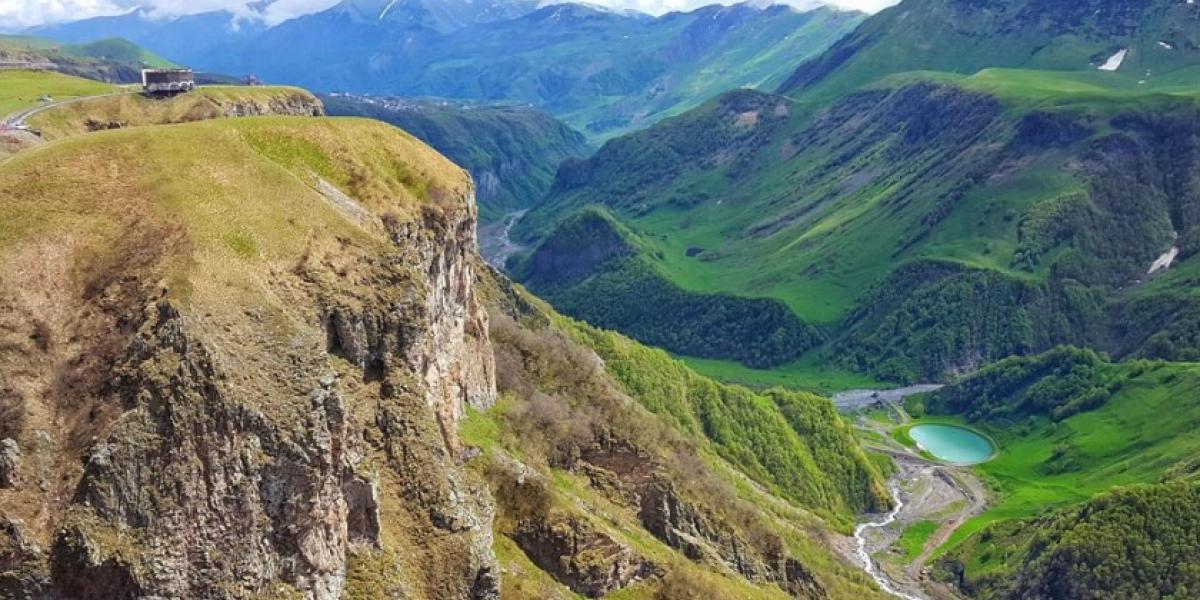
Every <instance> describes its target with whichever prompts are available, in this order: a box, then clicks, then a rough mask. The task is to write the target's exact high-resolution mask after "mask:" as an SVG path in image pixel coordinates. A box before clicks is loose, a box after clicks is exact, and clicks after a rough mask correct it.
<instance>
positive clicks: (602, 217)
mask: <svg viewBox="0 0 1200 600" xmlns="http://www.w3.org/2000/svg"><path fill="white" fill-rule="evenodd" d="M651 247H652V246H649V245H648V244H646V243H644V242H642V241H640V240H639V239H638V238H637V236H635V235H634V234H633V233H631V232H630V231H628V230H627V229H625V228H624V227H623V226H622V225H620V224H619V223H617V222H616V221H615V220H614V219H613V217H612V216H611V215H609V214H608V213H607V212H606V211H604V210H602V209H599V208H595V209H593V208H588V209H585V210H583V211H581V212H579V213H576V214H575V215H574V216H572V217H571V218H569V219H567V220H566V221H565V222H563V223H562V224H560V225H559V226H558V228H556V229H555V230H554V233H553V234H552V235H550V236H548V237H547V238H545V239H544V240H542V241H541V243H540V244H539V245H538V246H537V247H536V248H535V249H534V250H532V251H531V252H530V254H529V256H528V257H527V258H526V259H525V260H524V262H522V263H521V264H519V265H517V267H516V271H515V272H516V273H517V276H518V277H520V278H521V279H522V280H523V281H525V283H526V284H527V285H528V286H529V287H530V289H531V290H533V291H534V292H536V293H537V294H539V295H540V296H542V297H543V298H546V299H548V300H550V301H551V302H553V303H554V304H555V305H556V306H558V307H559V309H560V310H562V311H564V312H566V313H568V314H570V315H572V316H575V317H577V318H580V319H583V320H586V321H587V322H589V323H592V324H594V325H596V326H597V327H604V328H611V329H617V330H620V331H624V332H626V333H627V334H628V335H630V336H632V337H634V338H636V339H638V340H640V341H642V342H644V343H647V344H652V345H655V346H659V347H662V348H666V349H668V350H670V351H672V352H677V353H680V354H685V355H690V356H696V357H702V358H716V359H732V360H736V361H739V362H741V363H743V364H746V365H749V366H752V367H758V368H766V367H771V366H777V365H780V364H783V363H786V362H789V361H791V360H793V359H795V358H796V357H798V356H799V355H801V354H803V353H804V351H805V350H808V349H810V348H812V347H814V346H816V345H818V344H820V343H821V341H822V336H821V333H820V332H819V331H817V330H816V329H814V328H812V327H810V326H808V325H806V324H805V323H803V322H801V321H800V320H799V319H797V318H796V317H795V316H794V315H793V314H791V313H790V311H788V309H787V307H786V306H785V305H783V303H781V302H778V301H772V300H765V299H751V298H740V297H737V296H732V295H728V294H702V293H696V292H690V291H688V290H685V289H683V288H680V287H679V286H677V285H675V284H673V283H672V282H671V281H670V280H669V279H667V278H666V277H665V276H664V275H663V274H661V273H660V272H659V271H658V269H657V267H656V266H655V264H654V263H653V262H652V261H649V260H646V259H645V258H644V257H643V256H641V254H642V253H644V252H646V251H648V249H649V248H651Z"/></svg>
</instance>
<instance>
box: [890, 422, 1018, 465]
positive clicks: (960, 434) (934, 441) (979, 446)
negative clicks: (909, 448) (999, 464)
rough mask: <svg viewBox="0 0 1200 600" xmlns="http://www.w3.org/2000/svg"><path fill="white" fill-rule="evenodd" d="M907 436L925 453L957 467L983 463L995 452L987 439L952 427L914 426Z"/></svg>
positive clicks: (963, 429)
mask: <svg viewBox="0 0 1200 600" xmlns="http://www.w3.org/2000/svg"><path fill="white" fill-rule="evenodd" d="M908 435H909V436H911V437H912V439H913V440H915V441H916V442H917V443H918V444H920V445H921V448H923V449H924V450H925V451H926V452H928V453H930V454H932V455H934V456H936V457H937V458H940V459H942V460H944V461H946V462H951V463H955V464H959V465H973V464H975V463H981V462H984V461H986V460H988V459H989V458H991V457H992V455H993V454H995V452H996V448H995V447H994V446H992V443H991V442H990V441H988V439H987V438H985V437H983V436H982V435H979V434H978V433H975V432H974V431H971V430H970V429H966V428H964V427H955V426H954V425H938V424H932V423H931V424H926V425H916V426H914V427H913V428H912V429H909V430H908Z"/></svg>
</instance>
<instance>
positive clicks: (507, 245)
mask: <svg viewBox="0 0 1200 600" xmlns="http://www.w3.org/2000/svg"><path fill="white" fill-rule="evenodd" d="M525 212H526V211H524V210H519V211H517V212H514V213H509V214H507V215H504V218H503V219H500V220H499V221H497V222H495V223H488V224H486V225H480V226H479V253H480V254H482V255H483V259H484V260H486V261H487V262H488V264H489V265H492V266H493V267H495V268H497V269H499V270H501V271H503V270H504V264H505V263H506V262H508V258H509V257H510V256H512V255H514V254H516V253H518V252H520V251H522V250H524V249H525V248H524V247H523V246H521V245H520V244H517V243H516V242H514V241H512V235H511V234H512V228H513V226H514V225H516V224H517V221H520V220H521V217H523V216H525Z"/></svg>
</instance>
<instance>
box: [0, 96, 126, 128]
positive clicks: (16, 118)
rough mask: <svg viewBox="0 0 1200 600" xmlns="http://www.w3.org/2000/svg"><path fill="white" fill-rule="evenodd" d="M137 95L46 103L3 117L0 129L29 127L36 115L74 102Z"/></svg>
mask: <svg viewBox="0 0 1200 600" xmlns="http://www.w3.org/2000/svg"><path fill="white" fill-rule="evenodd" d="M137 93H138V92H137V91H133V90H131V91H124V92H113V93H111V94H97V95H95V96H80V97H78V98H71V99H68V100H59V101H57V102H46V103H44V104H39V105H37V106H34V107H32V108H26V109H24V110H19V111H17V112H15V113H13V114H11V115H8V116H7V117H4V118H3V119H0V129H25V128H27V127H28V126H29V124H28V121H29V118H30V117H32V116H34V115H36V114H38V113H42V112H45V111H47V110H50V109H52V108H58V107H60V106H66V105H68V104H74V103H76V102H83V101H84V100H94V99H96V98H111V97H114V96H129V95H132V94H137Z"/></svg>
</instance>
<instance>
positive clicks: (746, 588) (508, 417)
mask: <svg viewBox="0 0 1200 600" xmlns="http://www.w3.org/2000/svg"><path fill="white" fill-rule="evenodd" d="M485 283H486V286H485V289H486V290H488V291H487V292H486V294H485V295H486V297H487V302H488V304H489V306H490V307H491V308H490V310H491V313H492V340H493V344H494V346H495V351H496V357H497V369H498V373H499V374H500V377H499V381H498V385H499V387H500V390H501V392H502V400H501V402H500V403H499V404H498V405H497V406H496V407H495V408H494V409H492V410H490V411H487V412H482V413H475V414H473V415H472V416H471V418H470V420H468V421H467V423H466V424H464V427H463V436H464V439H465V440H466V441H468V442H469V443H472V444H474V445H477V446H478V447H480V448H481V449H482V451H483V453H484V456H483V459H482V460H480V461H476V462H475V463H474V466H475V468H478V469H480V470H482V471H483V473H484V474H485V476H486V477H487V478H488V479H489V481H490V483H491V486H492V488H493V491H494V493H495V494H496V497H497V501H498V505H499V507H498V517H497V534H498V540H499V542H498V548H499V549H501V550H502V553H501V561H502V564H503V565H504V566H505V568H506V569H509V570H508V571H506V572H511V573H517V574H520V575H519V576H515V577H507V578H506V580H505V594H506V597H508V596H511V597H513V598H564V597H571V595H570V592H569V591H568V590H566V589H564V586H562V584H560V583H557V582H556V581H554V580H553V579H551V578H549V577H546V575H545V573H546V571H549V572H552V573H557V572H559V569H560V566H559V565H562V564H568V561H562V562H561V563H557V564H547V563H544V562H542V563H539V558H540V557H539V556H538V555H537V554H536V552H534V553H529V552H526V551H523V550H522V548H529V543H528V539H526V538H525V537H524V536H525V535H526V533H525V532H526V531H528V528H529V523H530V521H531V519H533V518H534V517H533V515H534V514H535V513H542V514H551V515H558V517H556V518H558V519H561V520H562V523H563V525H561V526H562V527H568V525H567V523H578V521H585V522H587V523H589V524H591V526H594V527H596V528H597V529H598V530H599V531H601V532H603V534H604V535H606V536H611V538H612V539H614V540H618V541H619V542H620V543H623V544H624V545H626V546H627V547H628V548H631V549H633V550H634V551H635V552H636V553H638V554H639V555H640V556H642V557H645V558H647V559H649V560H651V561H653V562H655V563H656V564H658V565H659V566H660V567H661V568H662V569H663V570H664V571H665V573H664V574H663V575H662V577H661V578H657V579H655V580H652V581H648V582H646V583H644V584H639V585H633V586H630V587H629V588H626V589H625V590H623V591H621V592H620V593H619V594H613V595H611V596H606V597H613V598H618V597H619V598H691V597H695V598H719V599H725V598H729V599H733V598H775V597H789V594H790V595H791V597H796V596H799V597H830V598H858V597H874V594H875V593H876V592H874V591H873V590H872V589H871V586H870V584H869V583H867V580H866V578H865V576H864V575H863V574H862V573H861V572H859V571H857V569H856V568H855V567H853V566H851V565H849V564H847V563H845V562H842V560H841V559H836V558H834V557H833V556H832V555H831V554H830V551H829V550H828V548H826V547H825V546H824V543H823V542H822V541H821V537H822V535H823V534H821V533H820V532H821V531H823V530H826V528H828V527H830V526H831V524H832V525H833V526H837V527H839V528H843V527H846V526H848V523H849V521H848V520H847V518H848V516H849V515H850V514H852V513H853V512H854V511H856V510H859V509H861V508H862V505H860V503H862V502H867V503H877V502H884V501H885V497H886V493H885V492H884V491H883V490H882V488H881V482H880V479H879V474H878V472H877V470H876V468H875V467H874V465H873V464H872V462H871V461H870V460H868V459H867V458H866V457H865V455H863V453H862V451H861V450H860V449H858V448H857V446H856V444H855V442H854V441H853V436H851V435H850V433H849V430H848V427H847V426H846V425H845V424H843V423H842V422H841V421H840V419H839V418H838V416H837V415H836V413H834V412H833V410H832V407H831V405H830V404H829V403H828V401H826V400H823V399H818V398H815V397H812V396H808V395H801V394H790V393H786V392H772V393H770V394H761V395H760V394H753V393H751V392H749V391H748V390H744V389H739V388H733V387H728V386H722V385H720V384H717V383H715V382H713V381H711V380H707V379H705V378H702V377H699V376H697V375H696V374H694V373H692V372H690V371H689V370H688V369H687V368H686V367H684V366H683V365H682V364H681V363H678V362H676V361H674V360H672V359H670V358H669V357H668V356H666V355H665V354H664V353H662V352H661V351H657V350H651V349H649V348H646V347H643V346H640V345H639V344H637V343H636V342H633V341H631V340H629V339H627V338H624V337H622V336H619V335H616V334H612V333H607V332H603V331H600V330H597V329H594V328H592V327H590V326H587V325H584V324H582V323H578V322H575V321H572V320H570V319H566V318H564V317H561V316H559V315H557V314H556V313H554V312H553V311H552V310H551V309H549V308H548V307H546V306H544V305H543V304H542V303H541V302H540V301H538V300H536V299H534V298H532V297H530V296H528V295H526V294H525V293H524V292H522V291H520V290H514V289H509V288H508V287H507V284H505V283H504V282H502V281H497V280H492V279H489V278H485ZM635 457H637V458H635ZM739 470H740V473H739ZM517 473H520V475H519V476H520V480H521V481H522V482H523V483H517V482H516V481H514V480H513V478H515V477H517V476H518V475H517ZM743 473H744V474H743ZM746 475H749V477H750V479H746ZM752 482H753V483H752ZM664 486H665V487H664ZM664 491H665V493H666V494H667V495H666V496H665V497H664V496H663V494H664ZM771 493H775V494H778V495H779V497H783V498H787V499H788V500H790V501H786V502H785V501H781V500H780V499H779V497H776V496H772V495H771ZM639 498H640V500H639ZM638 502H640V505H639V504H638ZM631 503H632V505H631ZM659 506H662V507H670V508H669V509H668V510H669V512H670V514H672V515H676V516H667V517H665V518H666V520H667V522H666V523H664V522H663V521H662V519H663V518H664V517H663V516H661V515H660V513H659V509H658V507H659ZM855 506H858V508H854V507H855ZM580 507H586V514H581V513H579V512H578V511H579V510H580ZM847 511H849V512H847ZM816 515H823V516H824V517H825V518H827V519H829V521H823V520H822V519H819V518H818V517H817V516H816ZM677 518H682V519H683V520H682V521H676V520H675V519H677ZM689 521H690V523H692V524H688V523H689ZM664 525H665V528H664ZM693 525H694V526H695V527H696V529H694V530H693V529H692V527H693ZM569 527H574V528H579V527H580V525H578V524H575V525H569ZM730 544H741V545H742V550H733V548H731V547H730ZM764 551H765V552H766V554H761V553H763V552H764ZM731 552H736V554H731ZM681 554H682V556H681ZM738 555H740V556H741V558H737V557H736V556H738ZM772 555H774V556H775V558H770V557H771V556H772ZM683 556H687V557H688V559H684V558H683ZM760 557H763V558H766V561H764V562H763V563H762V564H760V563H759V562H758V561H760V560H761V558H760ZM783 557H787V558H786V559H784V560H786V561H787V564H789V565H791V566H788V567H787V569H788V570H789V571H790V572H791V573H792V575H789V576H787V577H786V578H785V577H782V575H781V574H780V573H779V571H778V570H777V569H778V567H777V566H776V565H779V564H780V562H779V561H780V560H781V559H782V558H783ZM689 559H690V560H689ZM531 561H532V562H531ZM792 561H795V562H792ZM571 562H574V561H573V560H572V561H571ZM714 563H715V564H716V565H718V566H720V565H726V566H727V567H728V570H725V569H721V568H718V569H716V572H717V573H719V574H720V575H719V576H718V575H714V574H711V573H706V572H705V571H704V570H702V567H703V566H704V565H706V564H707V565H712V564H714ZM808 577H811V578H812V581H815V582H816V587H814V586H813V584H812V583H811V582H810V583H807V584H804V583H802V581H803V579H804V578H808ZM748 582H749V583H751V584H757V585H749V584H748ZM798 586H803V587H798ZM818 590H820V591H818ZM785 591H786V593H785Z"/></svg>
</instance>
